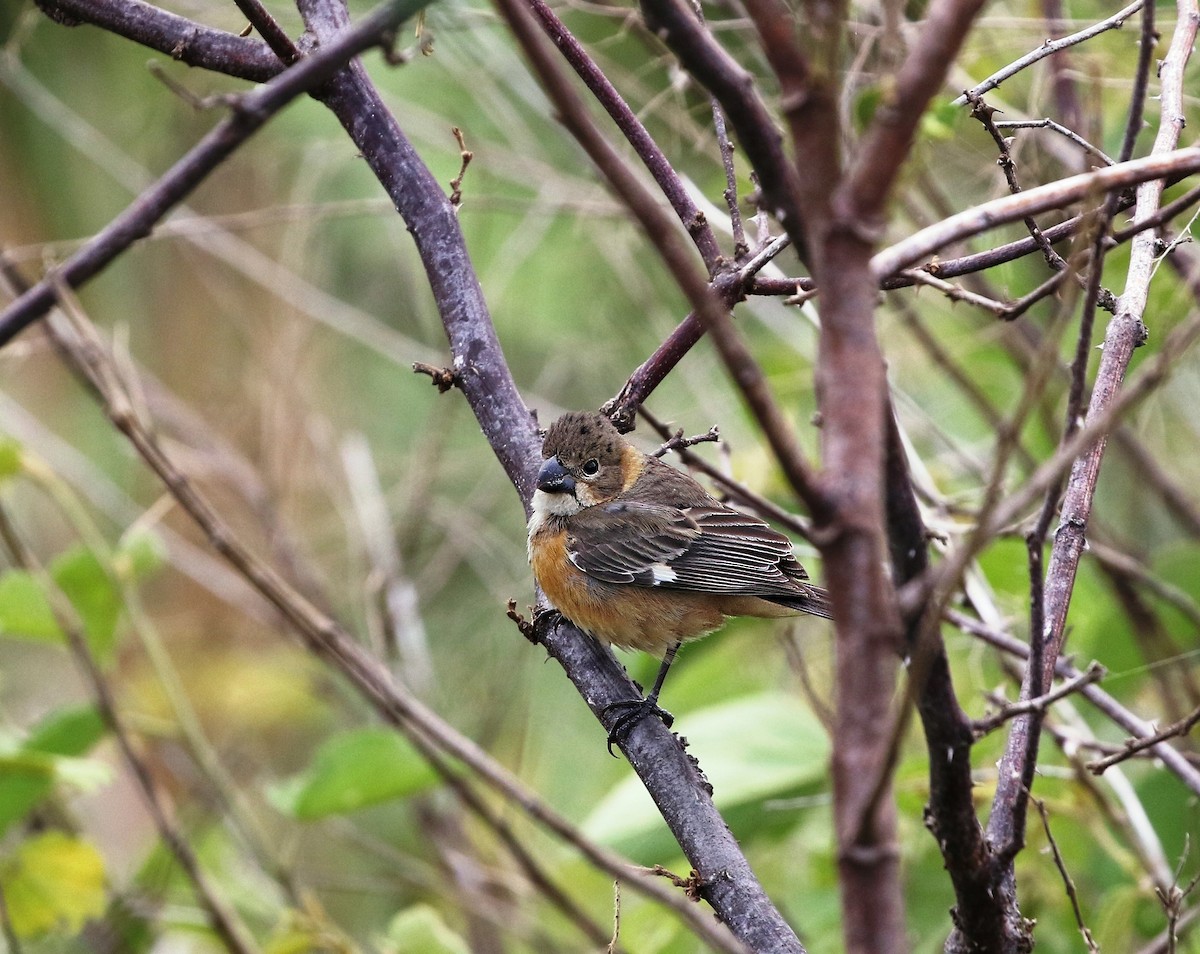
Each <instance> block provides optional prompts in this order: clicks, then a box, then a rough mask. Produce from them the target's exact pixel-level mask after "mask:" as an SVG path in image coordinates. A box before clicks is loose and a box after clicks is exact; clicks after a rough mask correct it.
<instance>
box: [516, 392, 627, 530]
mask: <svg viewBox="0 0 1200 954" xmlns="http://www.w3.org/2000/svg"><path fill="white" fill-rule="evenodd" d="M630 451H633V454H635V455H636V453H637V452H636V451H634V450H633V447H632V445H630V444H629V443H628V442H627V441H626V440H625V438H623V437H622V436H621V435H620V434H619V433H618V432H617V429H616V428H615V427H613V426H612V423H611V422H610V421H609V420H608V418H606V417H605V416H604V415H603V414H597V413H596V412H594V411H593V412H589V411H571V412H568V413H567V414H564V415H563V416H562V417H560V418H559V419H558V420H557V421H555V422H554V423H553V424H551V425H550V429H549V430H548V431H547V432H546V439H545V441H544V442H543V443H542V457H543V458H544V460H543V461H542V466H541V469H540V470H539V471H538V476H537V492H536V493H535V494H534V497H533V509H534V510H536V511H540V512H542V513H548V514H555V515H558V516H569V515H570V514H572V513H575V512H577V511H579V510H581V509H583V508H584V507H594V506H596V505H597V504H602V503H607V502H608V501H609V500H612V499H613V498H614V497H616V496H617V494H619V493H620V492H621V491H622V490H623V489H624V488H625V486H626V483H627V477H628V474H627V470H628V467H629V456H630V455H629V452H630Z"/></svg>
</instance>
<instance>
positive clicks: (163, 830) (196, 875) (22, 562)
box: [0, 506, 258, 954]
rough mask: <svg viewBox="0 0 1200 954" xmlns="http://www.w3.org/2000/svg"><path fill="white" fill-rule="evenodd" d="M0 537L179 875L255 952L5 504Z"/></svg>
mask: <svg viewBox="0 0 1200 954" xmlns="http://www.w3.org/2000/svg"><path fill="white" fill-rule="evenodd" d="M0 539H3V541H4V544H5V547H6V548H7V549H8V551H9V554H10V555H11V557H12V559H13V562H14V563H15V564H16V565H17V566H19V567H21V568H23V569H25V570H27V571H28V572H29V573H31V574H32V575H33V576H34V578H35V579H36V580H37V582H38V585H39V587H40V588H41V590H42V592H43V594H44V595H45V597H46V601H47V603H48V604H49V606H50V610H51V613H52V614H53V615H54V619H55V621H56V622H57V624H58V627H59V629H61V630H62V631H63V635H64V637H65V639H66V643H67V648H68V649H70V651H71V655H72V656H74V657H75V662H76V664H77V665H78V666H79V668H80V670H82V673H83V676H84V679H85V680H86V681H87V683H88V685H89V686H90V688H91V690H92V694H93V695H94V696H95V698H96V706H97V708H98V709H99V710H100V714H101V715H102V716H103V717H104V722H105V724H107V725H108V727H109V729H111V730H112V733H113V736H114V737H115V738H116V740H117V748H118V749H119V750H120V752H121V757H122V758H123V759H124V760H125V764H126V765H127V766H128V767H129V771H130V773H131V774H132V775H133V779H134V782H135V783H136V784H137V787H138V791H139V792H140V794H141V796H142V801H143V802H144V803H145V805H146V810H147V811H148V812H149V814H150V818H151V819H152V820H153V822H154V827H155V828H156V829H158V834H159V837H160V838H162V840H163V844H165V845H166V847H167V850H168V851H169V852H170V853H171V856H172V857H173V858H174V859H175V862H176V864H178V865H179V868H180V870H181V871H182V872H183V876H184V877H185V878H186V879H187V881H188V882H189V883H190V884H191V886H192V891H193V892H194V893H195V895H196V900H197V901H198V902H199V903H200V906H201V907H202V908H203V909H204V913H205V915H206V916H207V918H208V921H209V923H210V924H211V925H212V929H213V931H214V933H216V935H217V937H219V938H220V939H221V943H222V944H224V946H225V947H226V949H228V950H229V951H231V952H233V954H256V952H257V951H258V945H257V943H255V941H254V938H253V936H252V935H251V934H250V932H249V931H248V930H247V928H246V925H245V924H243V923H242V921H241V918H239V917H238V914H237V911H236V910H235V909H234V908H233V907H232V906H231V905H230V904H229V903H228V902H227V901H226V900H225V898H224V897H222V896H221V894H220V893H218V891H217V889H216V887H215V886H214V885H213V883H212V881H210V880H209V877H208V875H207V874H205V872H204V869H203V868H201V867H200V862H199V860H198V859H197V857H196V853H195V852H194V851H193V850H192V846H191V845H190V844H188V841H187V839H186V838H184V836H183V833H182V832H181V831H180V830H179V828H178V827H177V826H176V824H175V822H174V821H173V820H172V819H171V813H170V809H169V807H168V804H167V800H166V796H165V795H164V794H163V791H162V789H161V787H160V786H159V784H158V782H156V781H155V778H154V775H153V773H152V772H151V771H150V769H149V767H148V766H147V765H146V763H145V761H144V760H143V759H142V757H141V755H140V754H139V753H138V751H137V746H136V745H134V742H133V737H132V736H131V735H130V733H129V729H128V727H127V726H126V725H125V719H124V717H123V716H122V715H121V714H120V713H119V712H118V711H117V705H116V700H115V699H114V698H113V694H112V689H111V688H110V686H109V685H108V681H107V680H106V679H105V678H104V673H103V672H102V671H101V669H100V665H99V663H97V662H96V657H95V656H93V655H92V650H91V647H90V646H89V645H88V641H87V636H86V635H85V633H84V627H83V623H82V622H81V621H80V619H79V616H78V614H77V613H76V612H75V607H74V606H73V605H72V604H71V601H70V600H68V599H67V598H66V596H64V595H63V593H62V591H61V590H60V589H59V588H58V585H57V584H56V583H55V582H54V580H53V578H52V577H51V576H50V574H49V573H47V572H46V569H45V568H44V567H43V566H42V565H41V563H40V562H38V560H37V559H36V557H34V555H33V554H32V553H31V552H30V551H29V549H28V547H26V545H25V543H24V541H23V540H22V539H21V537H20V535H19V534H18V532H17V529H16V527H15V526H14V525H13V523H12V521H11V519H10V517H9V515H8V510H7V508H5V507H3V506H0Z"/></svg>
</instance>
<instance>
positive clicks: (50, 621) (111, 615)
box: [0, 546, 121, 662]
mask: <svg viewBox="0 0 1200 954" xmlns="http://www.w3.org/2000/svg"><path fill="white" fill-rule="evenodd" d="M50 575H51V577H53V579H54V582H55V583H56V584H58V587H59V588H60V589H61V590H62V591H63V594H64V595H65V596H66V597H67V599H68V600H70V601H71V605H72V606H73V607H74V608H75V612H76V613H77V614H78V615H79V619H80V621H81V622H82V623H83V629H84V634H85V635H86V637H87V640H88V645H89V646H91V648H92V652H94V653H95V654H96V656H97V657H98V658H99V659H100V660H101V661H102V662H104V661H106V660H108V659H111V658H112V651H113V645H114V643H115V637H116V631H117V619H118V618H119V617H120V615H121V596H120V594H119V593H118V592H117V588H116V585H115V584H114V583H113V581H112V578H111V577H110V576H109V574H108V573H107V572H106V570H105V568H104V566H103V565H102V564H101V563H100V560H99V559H98V558H97V557H96V555H95V554H94V553H92V552H91V551H90V550H88V549H86V548H84V547H82V546H77V547H72V548H71V549H69V550H67V551H66V552H65V553H62V554H60V555H59V556H58V557H56V558H55V559H54V561H53V562H52V563H51V564H50ZM0 634H3V635H5V636H15V637H20V638H23V639H32V640H39V641H44V642H62V640H63V632H62V630H61V629H60V628H59V625H58V621H57V620H56V619H55V618H54V613H53V612H52V611H51V609H50V602H49V600H48V599H47V598H46V594H45V593H43V592H42V588H41V585H40V584H39V583H38V582H37V580H36V579H34V578H33V577H32V576H31V575H30V574H29V573H27V572H25V571H24V570H9V571H8V572H6V573H4V574H2V575H0Z"/></svg>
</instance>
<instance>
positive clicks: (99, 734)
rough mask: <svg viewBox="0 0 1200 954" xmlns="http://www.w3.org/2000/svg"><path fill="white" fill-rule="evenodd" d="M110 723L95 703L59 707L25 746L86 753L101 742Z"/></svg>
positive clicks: (54, 753) (79, 753)
mask: <svg viewBox="0 0 1200 954" xmlns="http://www.w3.org/2000/svg"><path fill="white" fill-rule="evenodd" d="M107 731H108V727H107V726H106V725H105V724H104V717H103V716H101V715H100V712H99V710H98V709H97V708H96V707H95V706H90V705H88V706H71V707H69V708H66V709H56V710H54V711H53V712H51V713H50V714H49V715H47V716H46V718H44V719H43V720H42V721H41V722H40V723H38V725H37V726H36V727H35V728H34V730H33V732H31V733H30V735H29V741H27V742H26V743H25V746H24V747H25V748H26V749H27V750H29V751H33V752H49V753H51V754H52V755H83V754H85V753H86V752H88V751H90V750H91V748H92V746H94V745H95V744H96V743H97V742H99V741H100V740H101V739H102V738H103V737H104V734H105V732H107Z"/></svg>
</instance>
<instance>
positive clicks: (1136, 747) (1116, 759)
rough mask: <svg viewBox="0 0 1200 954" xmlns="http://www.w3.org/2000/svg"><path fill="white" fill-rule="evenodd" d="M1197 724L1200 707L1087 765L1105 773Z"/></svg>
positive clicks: (1100, 773) (1188, 730)
mask: <svg viewBox="0 0 1200 954" xmlns="http://www.w3.org/2000/svg"><path fill="white" fill-rule="evenodd" d="M1197 724H1200V708H1198V709H1194V710H1193V711H1192V712H1191V713H1190V714H1189V715H1186V716H1184V717H1183V718H1182V719H1180V720H1178V721H1177V722H1172V723H1171V724H1170V725H1168V726H1164V727H1163V728H1162V729H1159V731H1157V732H1155V733H1154V735H1148V736H1142V737H1140V738H1136V739H1127V740H1126V741H1125V746H1124V748H1123V749H1122V750H1121V751H1120V752H1116V753H1114V754H1112V755H1110V756H1108V757H1107V758H1103V759H1097V760H1095V761H1094V762H1088V764H1087V767H1088V769H1089V770H1090V771H1091V772H1092V773H1093V774H1095V775H1103V774H1104V770H1105V769H1107V768H1109V767H1111V766H1113V765H1117V764H1118V763H1120V762H1124V761H1125V760H1126V759H1128V758H1130V757H1132V756H1134V755H1137V753H1139V752H1143V751H1145V750H1146V749H1149V748H1152V747H1153V746H1156V745H1157V744H1158V743H1159V742H1164V741H1166V740H1167V739H1174V738H1176V737H1178V736H1181V735H1187V734H1188V733H1189V732H1191V731H1192V729H1193V728H1195V726H1196V725H1197Z"/></svg>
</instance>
